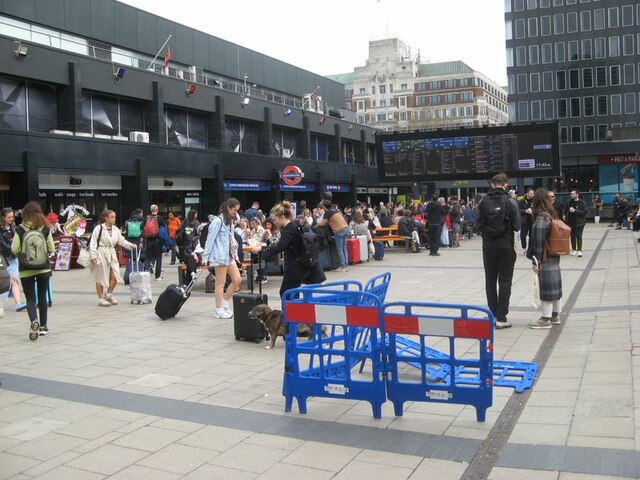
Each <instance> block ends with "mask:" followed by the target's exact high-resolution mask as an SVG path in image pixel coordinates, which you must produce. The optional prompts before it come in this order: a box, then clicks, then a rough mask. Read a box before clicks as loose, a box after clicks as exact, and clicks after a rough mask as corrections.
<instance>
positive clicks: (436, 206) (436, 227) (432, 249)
mask: <svg viewBox="0 0 640 480" xmlns="http://www.w3.org/2000/svg"><path fill="white" fill-rule="evenodd" d="M425 214H426V216H427V228H428V229H429V255H431V256H432V257H437V256H438V255H440V254H439V253H438V249H439V248H440V234H441V233H442V225H443V224H444V206H443V205H442V204H441V203H440V202H439V199H438V196H437V195H434V196H433V198H432V199H431V201H430V202H429V203H427V207H426V210H425Z"/></svg>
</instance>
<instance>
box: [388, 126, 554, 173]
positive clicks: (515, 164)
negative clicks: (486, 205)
mask: <svg viewBox="0 0 640 480" xmlns="http://www.w3.org/2000/svg"><path fill="white" fill-rule="evenodd" d="M376 148H377V149H378V168H379V172H380V177H381V179H382V181H383V182H390V181H397V182H402V181H411V182H414V181H420V180H422V181H437V180H457V179H460V180H473V179H484V178H489V177H491V176H492V175H494V174H496V173H498V172H505V173H506V174H507V175H508V176H510V177H557V176H560V142H559V138H558V124H557V123H555V122H550V123H535V124H527V125H507V126H501V127H479V128H458V129H451V130H433V131H429V132H413V133H390V134H385V133H381V134H380V133H378V134H376Z"/></svg>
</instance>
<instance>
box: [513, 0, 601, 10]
mask: <svg viewBox="0 0 640 480" xmlns="http://www.w3.org/2000/svg"><path fill="white" fill-rule="evenodd" d="M511 1H512V0H504V9H505V11H506V12H511V11H512V9H511ZM590 1H591V0H580V3H589V2H590ZM599 1H600V0H593V2H594V3H595V2H599ZM577 3H578V0H513V11H514V12H523V11H524V9H525V4H526V6H527V10H535V9H536V8H538V6H539V7H540V8H549V7H551V6H554V7H562V6H564V5H565V4H566V5H575V4H577Z"/></svg>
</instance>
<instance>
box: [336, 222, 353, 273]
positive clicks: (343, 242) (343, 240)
mask: <svg viewBox="0 0 640 480" xmlns="http://www.w3.org/2000/svg"><path fill="white" fill-rule="evenodd" d="M348 235H349V227H344V228H343V229H342V230H338V231H337V232H336V233H334V234H333V239H334V240H335V241H336V250H338V257H339V258H340V266H341V267H346V266H347V263H348V262H347V236H348Z"/></svg>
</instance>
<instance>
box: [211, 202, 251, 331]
mask: <svg viewBox="0 0 640 480" xmlns="http://www.w3.org/2000/svg"><path fill="white" fill-rule="evenodd" d="M238 210H240V202H239V201H238V200H237V199H235V198H233V197H231V198H228V199H227V200H225V201H224V202H222V205H220V215H218V216H216V217H213V219H212V220H211V223H210V224H209V227H208V232H207V242H206V243H205V245H204V252H203V253H202V263H203V264H204V263H208V264H209V268H210V269H211V268H213V269H214V271H215V276H216V279H224V278H227V275H229V278H231V284H230V285H229V287H228V288H227V291H226V292H225V291H224V284H225V282H224V281H220V282H216V287H215V299H216V309H215V311H214V314H213V316H214V317H215V318H223V319H228V318H232V317H233V313H232V312H231V308H230V307H229V300H231V297H233V294H234V293H235V292H237V291H238V289H239V288H240V281H241V280H242V279H241V277H240V270H239V269H238V262H239V257H238V242H237V241H236V239H235V237H234V235H233V231H234V229H235V223H236V218H237V215H238Z"/></svg>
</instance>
